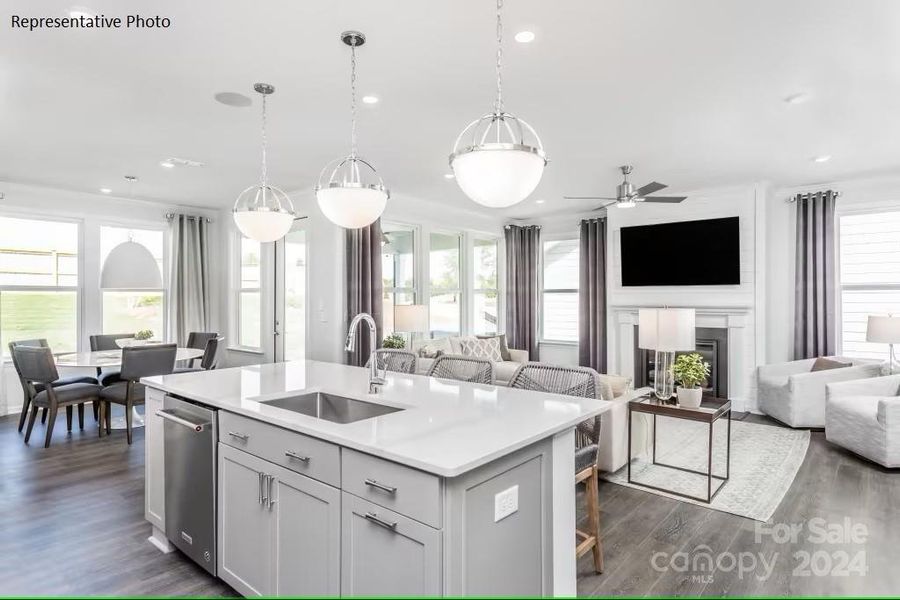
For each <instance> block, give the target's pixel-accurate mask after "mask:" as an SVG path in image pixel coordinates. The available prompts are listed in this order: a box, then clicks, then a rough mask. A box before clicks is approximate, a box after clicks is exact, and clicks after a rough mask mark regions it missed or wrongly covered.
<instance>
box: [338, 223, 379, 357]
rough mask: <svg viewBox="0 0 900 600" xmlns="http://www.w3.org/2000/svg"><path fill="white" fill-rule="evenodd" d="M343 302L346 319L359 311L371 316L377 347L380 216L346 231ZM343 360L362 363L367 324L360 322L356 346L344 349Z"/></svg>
mask: <svg viewBox="0 0 900 600" xmlns="http://www.w3.org/2000/svg"><path fill="white" fill-rule="evenodd" d="M345 235H346V252H345V253H344V260H345V261H346V263H345V266H346V277H347V285H346V294H347V298H346V303H345V304H346V306H347V315H346V317H347V320H346V322H347V323H349V322H350V320H351V319H352V318H353V317H355V316H356V315H357V314H359V313H361V312H365V313H369V314H370V315H372V317H373V318H374V319H375V323H376V324H377V330H378V335H377V338H376V340H375V342H376V343H375V345H376V347H381V335H382V317H383V315H382V291H383V285H384V284H383V282H382V280H381V219H379V220H377V221H375V222H374V223H372V224H371V225H369V226H368V227H361V228H359V229H348V230H347V231H346V234H345ZM346 355H347V359H346V360H347V364H348V365H357V366H360V367H361V366H363V365H365V364H366V361H367V360H368V359H369V328H368V326H366V325H365V324H362V325H361V326H360V329H359V335H358V336H357V338H356V348H355V349H354V351H353V352H347V353H346Z"/></svg>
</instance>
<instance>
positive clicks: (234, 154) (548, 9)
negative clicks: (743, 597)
mask: <svg viewBox="0 0 900 600" xmlns="http://www.w3.org/2000/svg"><path fill="white" fill-rule="evenodd" d="M73 4H78V5H81V6H86V7H87V8H89V9H91V10H93V11H95V12H97V13H105V14H106V15H107V16H112V15H116V16H125V15H127V14H129V13H134V12H141V13H143V14H145V15H146V14H154V13H155V14H159V15H162V16H167V17H169V18H170V19H171V20H172V26H171V28H170V29H168V30H120V31H111V30H106V31H96V30H95V31H89V30H81V31H77V30H51V31H34V32H28V31H21V30H13V29H9V28H8V27H7V25H8V23H9V21H10V19H9V14H20V15H29V16H64V15H65V14H66V12H67V9H69V8H71V7H72V5H73ZM38 6H40V8H39V9H38V8H37V7H38ZM151 6H152V10H151V9H150V7H151ZM493 10H494V8H493V2H492V1H491V0H428V1H424V0H353V1H347V0H342V1H341V2H335V1H334V0H317V1H312V0H304V1H297V0H266V1H264V2H248V1H223V0H216V1H213V0H206V1H197V0H193V1H191V2H187V1H186V0H179V1H165V0H159V1H156V2H154V3H152V4H148V3H146V2H137V1H135V0H116V1H113V0H73V3H67V2H57V1H42V2H41V3H39V4H38V3H35V2H33V0H30V1H29V0H12V1H10V0H7V1H6V2H4V4H3V12H4V13H8V14H4V15H3V22H4V32H3V35H2V36H0V140H2V142H0V180H6V181H16V182H26V183H40V184H44V185H49V186H54V187H60V188H67V189H74V190H82V191H88V192H96V191H97V190H98V188H101V187H109V188H112V189H113V190H114V193H117V194H125V195H127V194H128V193H129V190H128V186H127V184H126V183H125V182H124V180H123V175H126V174H129V175H137V176H138V177H139V178H140V181H139V182H138V183H137V184H136V185H135V186H134V189H133V195H134V196H136V197H140V198H144V199H158V200H165V201H170V202H178V203H183V204H195V205H206V206H228V205H230V204H231V203H232V202H233V199H234V198H235V196H236V195H237V194H238V193H239V192H240V191H241V190H242V189H243V188H245V187H247V186H248V185H251V184H253V183H254V182H255V181H256V180H257V178H258V171H259V164H258V163H259V112H258V104H257V103H256V99H254V106H253V107H251V108H232V107H227V106H223V105H221V104H219V103H217V102H215V101H214V100H213V95H214V94H215V93H217V92H223V91H237V92H243V93H247V94H250V95H253V93H252V91H251V85H252V84H253V83H254V82H256V81H265V82H269V83H272V84H274V85H275V86H276V88H277V92H276V94H275V95H274V96H273V97H272V98H271V100H270V102H269V108H270V111H269V123H270V135H269V138H270V146H269V148H270V168H269V172H270V179H271V181H272V183H274V184H275V185H279V186H281V187H282V188H284V189H286V190H299V189H306V188H310V187H311V186H313V185H314V184H315V181H316V178H317V177H318V173H319V170H320V169H321V167H322V166H323V165H324V164H325V163H326V162H327V161H329V160H331V159H333V158H336V157H337V156H339V155H342V154H345V153H346V152H347V150H348V138H349V121H348V103H349V102H348V93H349V92H348V85H349V83H348V79H349V76H348V70H349V65H348V61H349V56H348V51H347V49H346V47H345V46H343V45H342V44H340V43H339V41H338V34H339V33H340V32H341V31H343V30H345V29H351V28H355V29H359V30H361V31H363V32H364V33H365V34H366V35H367V36H368V43H367V45H366V46H365V47H364V48H363V49H361V50H360V52H359V90H360V93H361V94H370V93H371V94H376V95H378V96H379V97H380V98H381V102H380V103H378V104H377V105H374V106H369V105H364V106H361V108H360V119H361V122H360V128H359V133H360V150H361V152H362V154H363V155H364V156H365V157H367V158H368V159H369V160H370V161H371V162H373V163H374V164H375V165H376V167H377V168H378V169H379V171H380V172H381V173H382V174H383V176H384V178H385V181H386V183H387V184H388V185H389V187H390V188H391V189H392V191H394V192H395V193H399V194H403V195H408V196H412V197H417V198H422V199H424V200H428V201H433V202H439V203H453V204H456V205H458V206H461V207H468V208H472V207H474V205H473V204H472V203H471V202H470V201H469V200H468V199H466V198H465V197H464V196H463V194H462V193H461V192H460V191H459V190H458V188H457V187H456V185H455V183H454V182H453V181H448V180H446V179H444V177H443V174H444V173H445V172H448V171H449V169H448V166H447V154H448V152H449V151H450V147H451V145H452V143H453V140H454V139H455V137H456V135H457V134H458V132H459V131H460V130H461V129H462V127H464V126H465V125H466V124H467V123H468V122H469V121H470V120H472V119H474V118H476V117H478V116H480V115H481V114H482V113H484V112H487V111H488V110H489V109H490V107H491V102H492V99H493V98H492V94H493V84H494V81H493V78H494V72H493V60H494V56H493V53H494V49H493V29H494V22H493ZM505 22H506V31H507V40H508V41H507V43H506V46H505V48H506V70H505V73H504V75H505V77H504V82H505V88H504V92H505V93H504V96H505V99H506V105H507V109H508V110H509V111H510V112H512V113H514V114H516V115H518V116H520V117H522V118H524V119H526V120H527V121H529V122H530V123H531V124H532V125H533V126H534V127H535V128H536V129H537V130H538V132H539V133H540V135H541V136H542V138H543V141H544V144H545V149H546V151H547V153H548V155H549V157H550V159H551V164H550V165H549V167H548V168H547V171H546V174H545V176H544V180H543V182H542V183H541V185H540V187H539V188H538V190H537V191H536V192H535V194H534V195H533V196H532V198H530V199H529V200H526V201H525V202H524V203H522V204H521V205H519V206H517V207H513V208H511V209H508V210H507V211H506V216H516V217H518V216H528V215H536V214H538V213H549V212H559V211H565V210H572V211H573V212H576V211H578V210H583V209H585V208H587V207H589V206H591V203H578V202H574V201H567V200H563V199H562V198H561V196H562V195H563V194H574V195H588V194H598V195H611V194H612V193H613V192H614V186H615V185H616V184H617V183H618V182H619V180H620V178H621V177H620V175H619V173H618V170H617V168H616V167H617V166H618V165H620V164H624V163H626V162H628V163H632V164H634V165H635V173H634V176H633V180H634V182H635V183H637V184H638V185H640V184H643V183H646V182H647V181H650V180H652V179H655V180H658V181H662V182H665V183H668V184H670V185H671V186H672V187H671V189H670V190H667V191H671V192H677V191H679V190H690V189H697V188H702V187H710V186H719V185H729V184H739V183H747V182H751V181H760V180H768V181H771V182H773V183H774V184H776V185H802V184H814V183H816V182H821V181H832V180H836V179H844V178H850V177H855V176H864V175H878V174H888V173H893V172H900V135H898V133H900V36H898V35H897V31H898V30H900V2H895V1H893V0H865V1H854V2H848V1H846V0H791V1H789V2H788V1H785V0H741V1H738V0H679V1H677V2H674V1H670V0H643V1H641V0H604V1H597V0H561V1H555V2H548V1H546V0H507V2H506V9H505ZM522 29H530V30H533V31H535V33H536V34H537V39H536V40H535V41H534V42H533V43H531V44H518V43H516V42H514V41H512V35H513V34H514V33H515V32H516V31H519V30H522ZM799 92H804V93H807V94H809V101H808V102H805V103H803V104H797V105H791V104H788V103H786V102H784V98H785V97H787V96H790V95H792V94H795V93H799ZM823 154H827V155H831V156H832V157H833V158H832V160H831V161H829V162H827V163H822V164H818V163H814V162H812V161H811V158H812V157H814V156H817V155H823ZM168 156H177V157H183V158H188V159H194V160H198V161H202V162H204V163H206V165H207V166H206V167H203V168H200V169H186V168H176V169H172V170H167V169H163V168H161V167H159V161H160V160H162V159H164V158H166V157H168ZM541 198H543V199H545V200H546V201H545V202H544V203H543V204H536V203H535V200H537V199H541ZM689 201H690V200H689Z"/></svg>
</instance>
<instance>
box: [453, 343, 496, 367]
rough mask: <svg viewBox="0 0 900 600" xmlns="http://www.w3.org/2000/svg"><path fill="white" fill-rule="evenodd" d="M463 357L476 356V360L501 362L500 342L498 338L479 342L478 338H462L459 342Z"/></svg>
mask: <svg viewBox="0 0 900 600" xmlns="http://www.w3.org/2000/svg"><path fill="white" fill-rule="evenodd" d="M459 344H460V347H461V349H462V355H463V356H474V357H475V358H486V359H488V360H490V361H492V362H500V361H501V360H502V357H501V356H500V340H498V339H497V338H488V339H486V340H479V339H478V338H461V339H460V340H459Z"/></svg>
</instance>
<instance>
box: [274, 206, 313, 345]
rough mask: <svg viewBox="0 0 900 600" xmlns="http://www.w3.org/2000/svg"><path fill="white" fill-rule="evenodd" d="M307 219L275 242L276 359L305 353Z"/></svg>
mask: <svg viewBox="0 0 900 600" xmlns="http://www.w3.org/2000/svg"><path fill="white" fill-rule="evenodd" d="M305 227H306V221H305V220H298V221H294V226H293V227H292V228H291V230H290V231H289V232H288V234H287V235H286V236H284V238H282V239H281V240H278V241H277V242H276V243H275V323H274V331H273V332H274V335H275V362H283V361H286V360H301V359H303V358H305V357H306V330H307V324H306V304H307V303H306V278H307V269H306V264H307V253H306V250H307V246H306V229H305Z"/></svg>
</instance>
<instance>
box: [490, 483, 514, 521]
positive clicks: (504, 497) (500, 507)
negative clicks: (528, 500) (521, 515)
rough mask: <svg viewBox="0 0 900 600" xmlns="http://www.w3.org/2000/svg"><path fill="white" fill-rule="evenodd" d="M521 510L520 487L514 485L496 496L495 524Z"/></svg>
mask: <svg viewBox="0 0 900 600" xmlns="http://www.w3.org/2000/svg"><path fill="white" fill-rule="evenodd" d="M517 510H519V486H517V485H514V486H512V487H511V488H508V489H505V490H503V491H502V492H499V493H497V494H496V495H494V523H496V522H497V521H500V520H502V519H505V518H506V517H508V516H509V515H511V514H513V513H514V512H516V511H517Z"/></svg>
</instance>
